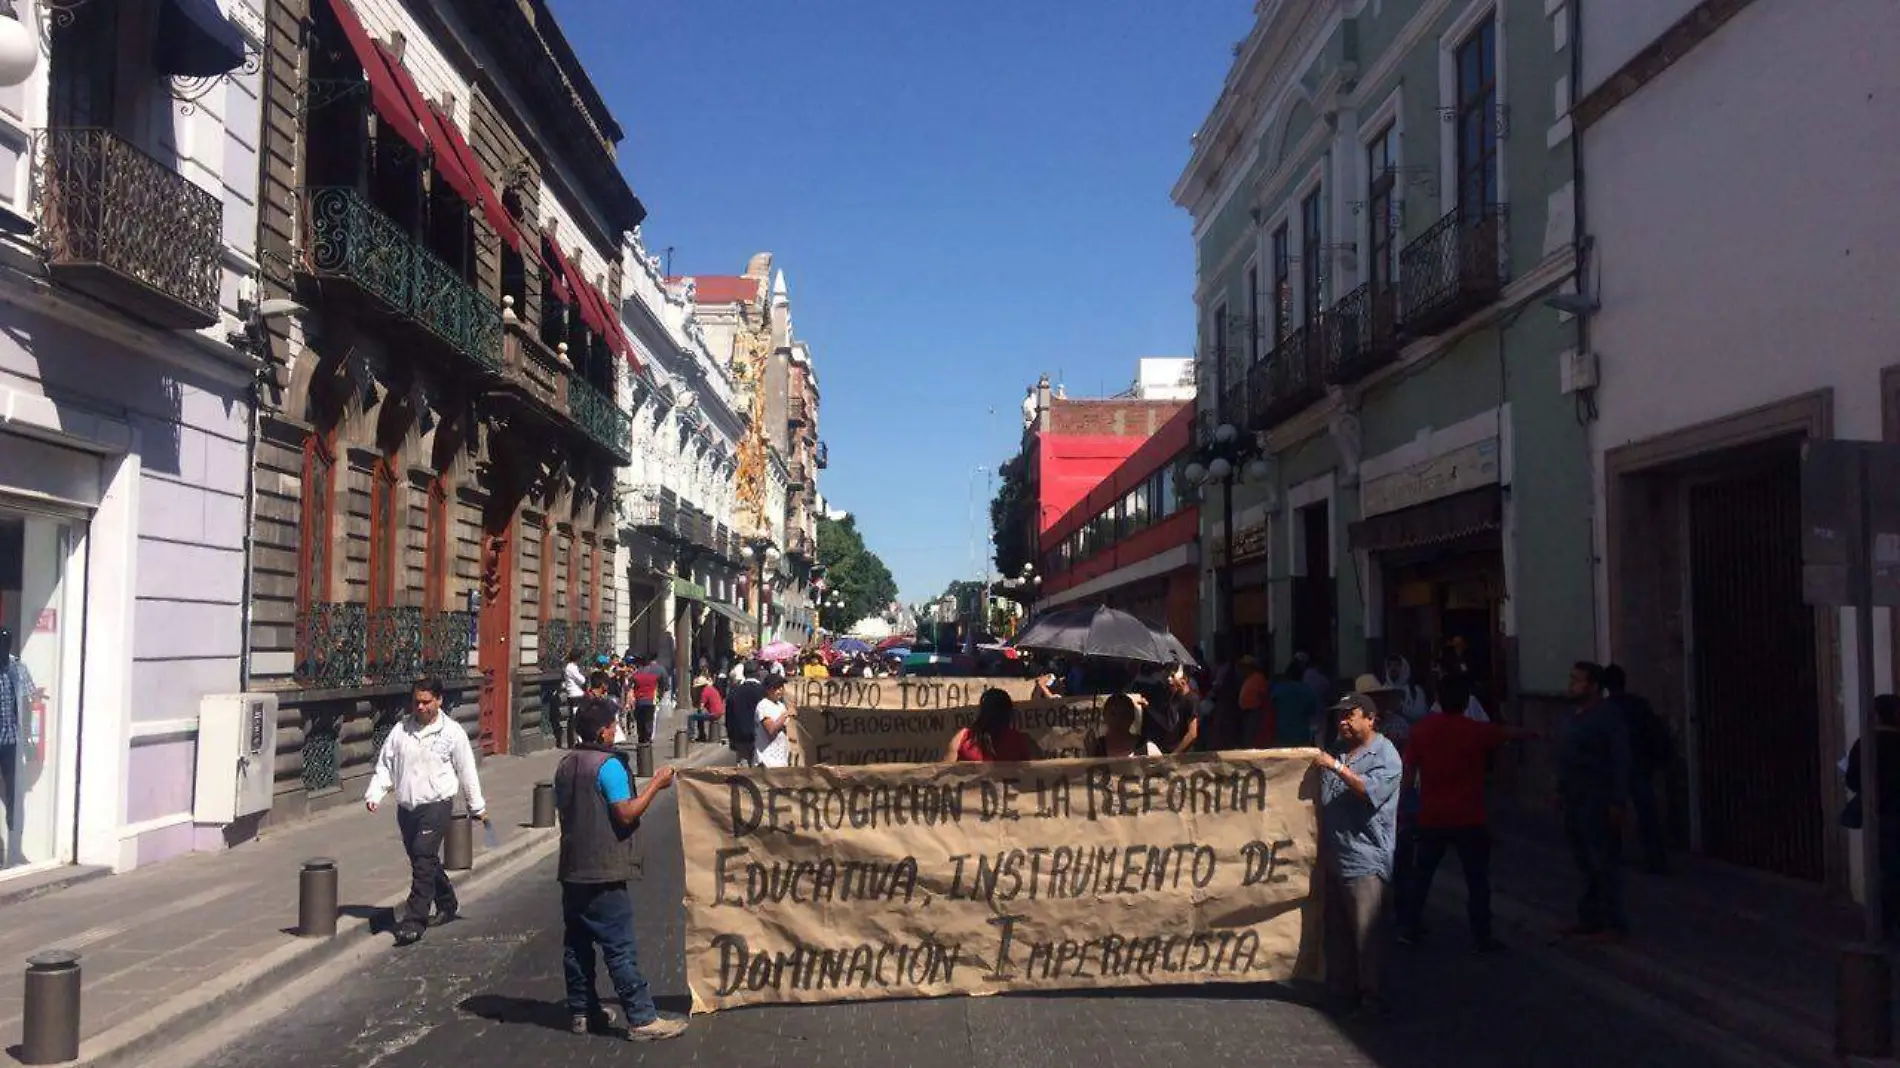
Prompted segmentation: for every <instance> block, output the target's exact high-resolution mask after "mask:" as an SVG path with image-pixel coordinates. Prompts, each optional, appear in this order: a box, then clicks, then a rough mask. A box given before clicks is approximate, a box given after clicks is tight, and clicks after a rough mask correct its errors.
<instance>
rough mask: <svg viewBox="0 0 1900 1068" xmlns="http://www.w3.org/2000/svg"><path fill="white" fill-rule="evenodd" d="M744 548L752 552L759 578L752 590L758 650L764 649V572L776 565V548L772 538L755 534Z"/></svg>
mask: <svg viewBox="0 0 1900 1068" xmlns="http://www.w3.org/2000/svg"><path fill="white" fill-rule="evenodd" d="M745 544H746V550H747V551H748V552H750V553H751V554H752V562H753V563H754V564H756V565H758V574H759V580H758V584H757V587H756V588H755V589H754V590H753V591H752V596H753V599H754V601H756V602H757V604H758V609H757V611H758V615H759V646H758V647H759V651H760V652H763V651H764V650H765V576H766V572H767V571H768V570H769V569H770V568H773V567H776V566H778V549H777V548H776V547H774V546H773V545H772V539H771V538H768V537H766V536H764V535H762V534H761V535H757V536H754V537H753V538H751V539H749V540H747V541H746V543H745Z"/></svg>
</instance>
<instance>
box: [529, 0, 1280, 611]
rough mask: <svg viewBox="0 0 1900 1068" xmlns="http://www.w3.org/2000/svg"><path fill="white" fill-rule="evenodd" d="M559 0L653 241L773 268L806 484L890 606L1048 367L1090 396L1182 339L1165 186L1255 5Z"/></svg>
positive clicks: (1183, 235) (973, 495) (918, 580)
mask: <svg viewBox="0 0 1900 1068" xmlns="http://www.w3.org/2000/svg"><path fill="white" fill-rule="evenodd" d="M554 6H555V11H556V13H557V14H558V15H559V17H560V19H561V23H562V26H563V28H564V30H565V31H566V33H567V35H568V38H569V39H570V40H571V41H572V42H573V44H574V47H575V49H576V50H577V51H578V52H579V54H580V57H581V59H582V61H583V62H584V63H585V64H586V65H587V67H588V69H589V71H590V72H592V75H593V78H594V80H595V82H596V84H597V85H598V86H599V88H600V91H601V93H602V95H603V96H604V97H605V98H606V99H607V102H608V104H609V106H610V107H611V108H612V109H613V112H614V116H615V118H616V119H618V120H619V122H620V124H621V126H622V127H623V128H624V129H625V130H626V133H627V139H626V141H625V142H623V143H622V145H621V166H622V169H623V170H625V172H626V173H627V176H628V178H629V179H630V180H631V182H632V183H633V187H634V190H635V191H636V192H638V193H639V195H640V197H641V200H642V201H643V202H644V203H645V204H646V206H647V210H648V212H649V217H648V220H647V223H646V226H645V228H644V234H645V238H646V242H647V247H648V248H649V249H653V250H659V249H664V248H667V247H669V246H670V247H672V248H673V250H674V252H673V256H672V261H671V264H672V270H673V273H675V274H738V273H740V272H741V271H743V270H744V268H745V262H746V259H747V257H749V256H750V255H751V254H752V253H754V252H759V251H770V252H772V253H773V254H774V255H775V257H776V260H777V263H778V265H779V266H781V267H782V268H784V270H785V272H786V281H787V285H788V286H789V288H790V291H791V297H792V323H793V329H794V331H795V332H796V334H797V336H798V337H800V338H801V339H803V340H805V341H806V342H808V343H809V344H810V345H811V347H812V356H813V359H814V361H815V363H816V365H817V368H818V381H819V386H820V388H821V390H822V393H823V399H822V409H821V413H820V417H819V433H820V436H821V437H823V438H824V439H825V440H826V441H827V442H829V444H830V450H831V466H830V468H829V469H828V470H826V471H825V472H824V473H823V474H822V475H821V476H820V479H819V490H820V492H821V493H823V494H824V496H825V497H826V499H827V500H828V501H829V502H830V503H831V505H832V507H834V508H838V509H843V510H846V511H849V512H852V513H854V514H855V515H856V516H857V517H858V524H859V528H860V530H862V532H863V533H864V536H865V540H866V542H867V543H868V544H869V546H870V547H871V548H872V549H873V550H875V551H876V552H877V553H878V554H879V555H880V556H882V557H883V558H884V560H885V562H886V563H887V564H889V565H890V568H891V570H892V572H893V573H894V574H895V575H896V577H897V582H898V586H899V589H900V590H901V591H902V596H903V597H904V599H905V600H906V601H914V600H921V599H924V598H927V597H933V596H935V595H937V594H938V593H940V592H941V591H942V590H943V588H944V586H945V584H947V583H948V582H949V581H950V580H951V579H955V578H976V577H980V576H981V569H982V568H983V567H985V566H988V563H989V561H988V555H989V549H988V537H989V533H988V532H989V525H988V502H989V498H990V494H991V492H992V480H993V474H992V472H993V470H994V468H995V466H996V465H997V464H998V463H999V462H1000V461H1002V460H1004V459H1006V458H1007V457H1009V456H1011V455H1013V454H1014V453H1015V452H1016V449H1017V445H1018V443H1019V440H1020V436H1019V435H1020V430H1021V426H1022V423H1021V404H1022V398H1023V392H1024V389H1025V387H1027V386H1028V385H1029V384H1030V383H1031V382H1034V381H1035V379H1036V377H1037V376H1038V375H1039V374H1041V373H1043V372H1045V371H1046V372H1048V373H1049V375H1050V376H1051V378H1052V380H1057V381H1062V382H1064V383H1066V385H1067V386H1068V391H1069V395H1070V396H1098V395H1106V394H1112V393H1115V392H1117V391H1119V390H1122V389H1125V388H1127V387H1128V386H1129V385H1130V384H1131V383H1132V381H1133V379H1134V374H1135V361H1136V360H1137V359H1138V358H1139V357H1141V356H1163V355H1183V356H1184V355H1188V354H1190V350H1191V348H1192V344H1193V320H1194V306H1193V296H1192V293H1193V286H1194V266H1193V246H1192V242H1191V239H1190V233H1189V220H1188V217H1187V214H1186V213H1185V212H1183V211H1181V210H1180V209H1179V208H1176V207H1175V206H1174V205H1173V204H1172V203H1171V202H1170V201H1169V199H1168V191H1169V189H1170V188H1172V187H1173V185H1174V182H1175V179H1176V178H1177V177H1178V176H1179V175H1180V172H1181V169H1182V167H1183V166H1184V165H1185V163H1186V160H1187V153H1188V138H1189V137H1190V136H1191V135H1192V134H1193V132H1194V130H1195V129H1196V128H1197V127H1198V126H1199V124H1200V122H1201V120H1202V119H1203V118H1204V117H1205V116H1206V115H1207V112H1208V110H1209V109H1210V108H1211V107H1212V106H1213V103H1214V100H1215V97H1216V95H1217V94H1218V93H1219V90H1220V85H1221V80H1222V78H1224V77H1225V76H1226V72H1227V67H1228V64H1229V62H1230V59H1231V55H1232V52H1231V49H1232V47H1233V44H1234V43H1235V42H1236V41H1239V40H1240V39H1241V38H1242V37H1244V36H1245V34H1246V32H1247V29H1248V27H1249V26H1250V25H1251V24H1252V19H1253V15H1252V8H1253V4H1252V3H1251V2H1250V0H778V2H774V3H759V2H757V0H554ZM979 467H981V468H983V470H982V471H981V472H979V471H978V470H977V469H978V468H979ZM973 511H974V513H975V520H974V521H972V512H973Z"/></svg>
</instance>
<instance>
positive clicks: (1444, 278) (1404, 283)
mask: <svg viewBox="0 0 1900 1068" xmlns="http://www.w3.org/2000/svg"><path fill="white" fill-rule="evenodd" d="M1509 224H1510V215H1509V212H1508V210H1507V209H1506V208H1505V206H1504V205H1502V204H1488V205H1485V206H1484V207H1483V208H1482V209H1479V210H1467V209H1466V208H1462V207H1461V208H1458V209H1456V210H1454V211H1453V212H1452V213H1451V214H1449V215H1447V216H1445V217H1444V218H1442V219H1440V220H1438V221H1437V222H1435V223H1433V224H1432V225H1431V228H1430V229H1428V230H1426V231H1425V232H1424V233H1422V234H1420V235H1419V236H1418V238H1417V240H1415V241H1413V242H1412V243H1411V244H1409V245H1407V246H1405V249H1404V251H1402V252H1400V253H1399V288H1400V295H1399V322H1400V325H1401V326H1402V327H1403V328H1404V329H1405V331H1406V333H1408V334H1412V335H1431V334H1440V333H1443V332H1445V331H1446V330H1449V329H1450V328H1452V327H1454V326H1456V325H1458V324H1459V323H1460V322H1462V321H1464V320H1465V319H1466V318H1467V317H1469V316H1470V315H1472V314H1473V313H1475V312H1477V311H1480V310H1482V309H1483V308H1486V307H1488V306H1490V305H1491V303H1492V302H1493V301H1496V300H1497V299H1498V296H1499V294H1501V293H1502V292H1503V291H1504V276H1505V275H1506V274H1507V273H1508V271H1509V266H1510V265H1509V262H1508V257H1507V256H1506V254H1505V242H1506V241H1508V240H1509V238H1510V225H1509Z"/></svg>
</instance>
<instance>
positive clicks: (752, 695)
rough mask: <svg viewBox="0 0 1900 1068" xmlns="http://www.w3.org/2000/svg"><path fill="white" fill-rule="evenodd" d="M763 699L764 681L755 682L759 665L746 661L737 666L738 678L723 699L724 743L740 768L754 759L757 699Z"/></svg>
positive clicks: (750, 763)
mask: <svg viewBox="0 0 1900 1068" xmlns="http://www.w3.org/2000/svg"><path fill="white" fill-rule="evenodd" d="M764 699H765V684H764V683H763V682H761V681H759V666H758V664H757V663H756V662H750V661H749V662H747V663H745V664H744V665H742V666H741V673H740V681H739V682H738V683H737V684H736V685H734V686H733V687H732V693H731V694H730V695H728V696H727V698H726V744H727V745H728V746H730V747H731V748H732V755H733V759H734V761H735V762H736V763H737V764H738V765H739V766H740V767H742V768H743V767H749V766H751V765H752V764H753V763H754V762H755V761H756V760H757V759H758V754H757V750H756V741H757V738H758V731H759V702H760V701H762V700H764Z"/></svg>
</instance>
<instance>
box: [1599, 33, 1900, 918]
mask: <svg viewBox="0 0 1900 1068" xmlns="http://www.w3.org/2000/svg"><path fill="white" fill-rule="evenodd" d="M1640 6H1641V7H1642V10H1641V11H1636V10H1622V9H1618V8H1616V7H1615V6H1614V5H1606V4H1601V3H1584V4H1582V5H1581V6H1580V10H1577V11H1567V12H1565V14H1566V15H1567V16H1568V17H1570V18H1574V19H1576V20H1578V22H1579V23H1580V29H1581V34H1576V33H1574V32H1573V33H1572V36H1573V37H1577V38H1580V39H1581V41H1582V42H1583V43H1584V50H1583V53H1582V55H1581V56H1580V57H1579V62H1578V77H1577V80H1576V84H1577V86H1578V88H1579V93H1578V100H1577V103H1576V107H1575V109H1574V114H1573V119H1574V123H1575V125H1576V127H1577V130H1578V131H1579V136H1580V141H1581V146H1582V151H1583V166H1584V172H1585V175H1586V181H1585V182H1584V186H1583V188H1584V190H1585V194H1584V198H1583V206H1582V212H1581V217H1582V219H1583V229H1584V233H1585V235H1586V237H1587V238H1588V239H1589V240H1590V241H1591V242H1592V246H1593V248H1594V250H1595V251H1594V252H1593V254H1591V255H1590V256H1589V257H1588V262H1587V264H1586V269H1585V271H1584V286H1585V291H1586V293H1588V294H1589V297H1590V299H1591V300H1592V301H1593V302H1595V303H1596V305H1597V308H1596V310H1595V312H1594V314H1591V315H1589V316H1588V317H1587V318H1586V320H1585V322H1584V324H1583V325H1584V327H1585V337H1584V338H1583V339H1582V341H1581V344H1580V349H1581V351H1584V352H1586V353H1591V354H1593V355H1592V356H1591V357H1589V359H1590V367H1591V369H1592V370H1593V371H1594V372H1595V378H1596V380H1597V384H1596V387H1595V389H1594V390H1593V391H1592V400H1593V402H1594V403H1593V412H1594V413H1595V414H1596V421H1595V422H1594V423H1593V424H1592V425H1591V446H1592V447H1591V455H1592V460H1593V462H1594V465H1595V474H1596V479H1597V483H1596V494H1597V499H1598V500H1599V501H1600V502H1601V505H1600V508H1599V509H1598V513H1597V522H1596V535H1597V539H1598V540H1597V545H1598V558H1599V560H1600V561H1601V563H1600V565H1599V567H1598V570H1597V589H1596V602H1595V608H1596V611H1595V618H1596V622H1597V644H1598V647H1599V648H1600V650H1601V651H1602V655H1603V656H1605V657H1606V658H1611V659H1615V660H1617V661H1620V662H1622V663H1624V664H1626V665H1627V667H1628V670H1629V673H1630V678H1631V680H1632V685H1633V686H1635V687H1636V688H1639V689H1640V690H1641V691H1642V692H1643V693H1644V694H1646V695H1648V696H1649V697H1650V699H1651V700H1652V701H1653V702H1654V704H1655V706H1656V708H1657V710H1658V711H1659V712H1661V713H1662V714H1663V715H1664V716H1665V718H1666V719H1667V720H1668V721H1669V722H1670V724H1671V725H1672V727H1673V728H1674V730H1675V732H1676V735H1677V738H1678V751H1679V752H1680V753H1681V754H1682V756H1683V759H1682V760H1680V761H1678V762H1677V764H1676V765H1675V767H1674V768H1673V769H1672V772H1671V776H1672V780H1673V781H1672V782H1671V784H1670V790H1669V798H1668V802H1669V803H1668V808H1669V823H1670V826H1671V830H1672V833H1673V834H1674V835H1675V837H1676V838H1677V840H1678V842H1679V843H1680V844H1682V845H1685V846H1688V847H1691V848H1693V849H1695V850H1697V851H1699V852H1702V853H1705V854H1707V855H1709V856H1712V857H1716V858H1719V859H1721V860H1725V861H1729V862H1732V863H1736V864H1740V865H1744V866H1747V867H1752V868H1757V869H1762V870H1766V871H1771V872H1775V873H1778V874H1781V875H1785V876H1791V877H1794V878H1798V879H1804V880H1811V881H1816V882H1823V883H1827V884H1830V885H1834V886H1840V885H1842V884H1843V883H1846V882H1848V873H1849V870H1850V867H1851V865H1850V856H1851V849H1850V846H1851V839H1852V838H1853V837H1854V836H1852V835H1850V834H1848V833H1847V832H1845V831H1844V830H1843V829H1842V828H1841V827H1840V826H1839V823H1838V821H1837V820H1836V819H1835V818H1834V817H1835V814H1837V813H1838V812H1839V811H1840V810H1841V806H1842V803H1843V801H1844V800H1845V798H1844V797H1843V794H1842V790H1841V786H1840V779H1839V777H1838V774H1837V772H1836V770H1835V766H1834V765H1835V762H1836V761H1837V760H1839V759H1840V758H1841V755H1842V754H1843V753H1844V752H1845V751H1846V747H1847V746H1848V745H1849V744H1851V742H1852V741H1853V739H1854V737H1855V735H1856V727H1857V724H1858V722H1859V715H1860V709H1859V704H1860V702H1859V699H1858V695H1857V688H1856V685H1855V680H1856V677H1857V664H1856V662H1855V661H1856V658H1855V656H1854V648H1855V642H1854V640H1853V635H1854V633H1855V631H1854V626H1855V622H1854V619H1853V616H1854V613H1853V611H1852V610H1851V609H1848V610H1835V609H1828V608H1812V607H1809V606H1807V605H1806V604H1804V603H1803V597H1802V578H1801V560H1802V548H1801V529H1800V523H1801V512H1802V508H1801V484H1800V478H1801V475H1800V471H1801V468H1800V448H1801V444H1802V442H1803V441H1807V440H1812V439H1817V438H1848V439H1857V440H1862V441H1896V440H1900V355H1896V354H1900V309H1897V308H1896V307H1895V305H1894V302H1893V301H1892V300H1891V299H1890V297H1889V296H1888V293H1887V286H1886V281H1887V280H1888V279H1889V278H1891V277H1893V275H1892V274H1891V273H1890V272H1889V270H1888V268H1889V267H1893V268H1896V269H1900V263H1897V262H1896V259H1897V258H1900V252H1896V246H1895V244H1894V242H1892V241H1891V240H1888V239H1886V238H1885V237H1883V236H1881V235H1882V233H1883V231H1882V230H1881V229H1880V227H1881V226H1882V225H1887V224H1882V223H1880V221H1879V220H1882V219H1888V220H1891V219H1892V218H1893V215H1892V205H1891V203H1890V198H1888V197H1887V196H1886V192H1887V190H1886V188H1885V187H1884V185H1883V183H1882V182H1881V181H1878V180H1874V179H1871V178H1869V175H1877V174H1885V173H1888V172H1889V171H1890V169H1891V168H1890V155H1891V153H1890V152H1889V151H1888V150H1887V146H1889V145H1891V144H1892V143H1893V137H1892V136H1889V135H1892V134H1896V133H1900V119H1896V117H1895V115H1894V114H1893V113H1892V111H1891V110H1890V109H1888V108H1886V107H1885V106H1883V104H1882V103H1881V102H1882V101H1885V100H1890V99H1891V98H1892V96H1893V94H1894V93H1895V91H1896V90H1897V89H1900V85H1896V79H1900V72H1896V70H1895V69H1894V66H1893V64H1892V63H1890V62H1887V61H1886V59H1885V58H1884V56H1883V55H1882V53H1881V50H1880V49H1878V48H1875V47H1871V46H1870V42H1874V41H1891V40H1894V39H1896V36H1897V35H1900V11H1896V10H1895V9H1894V8H1892V7H1891V6H1889V5H1882V4H1849V5H1839V4H1803V3H1799V2H1798V0H1757V2H1754V3H1732V2H1731V3H1713V2H1711V3H1695V2H1691V0H1670V2H1667V3H1657V4H1650V5H1640ZM1576 28H1578V27H1572V29H1573V31H1574V30H1575V29H1576ZM1883 130H1884V131H1886V133H1885V134H1883V133H1882V131H1883ZM1761 145H1773V146H1774V150H1773V151H1772V152H1766V153H1763V152H1760V151H1757V150H1754V149H1751V148H1750V146H1761ZM1737 161H1744V162H1740V163H1738V162H1737ZM1664 234H1666V235H1667V238H1668V239H1667V240H1657V237H1658V235H1664ZM1769 249H1772V250H1773V252H1772V255H1771V256H1770V257H1769V259H1768V260H1767V261H1766V262H1770V263H1772V264H1773V265H1774V269H1773V270H1771V271H1763V270H1760V269H1758V268H1757V267H1756V266H1751V260H1752V261H1754V262H1756V263H1760V262H1762V261H1761V259H1760V254H1761V253H1762V251H1763V250H1769ZM1883 264H1885V265H1887V266H1882V265H1883ZM1794 279H1799V281H1798V283H1794V282H1792V280H1794ZM1791 285H1798V289H1797V290H1795V291H1794V292H1793V293H1791V290H1790V287H1791ZM1791 297H1792V299H1791ZM1888 616H1889V613H1888V612H1886V611H1884V610H1883V611H1877V612H1876V619H1875V628H1876V639H1877V641H1878V643H1879V644H1878V646H1877V648H1878V649H1879V650H1880V652H1879V653H1878V655H1877V656H1876V657H1875V664H1874V666H1875V676H1876V682H1877V686H1878V690H1877V692H1886V691H1889V690H1891V689H1892V688H1893V685H1894V681H1893V680H1894V678H1895V670H1894V653H1893V649H1894V645H1893V638H1892V635H1893V634H1894V633H1895V632H1894V630H1893V628H1891V627H1890V626H1889V623H1888V618H1887V617H1888ZM1855 884H1856V885H1858V881H1855Z"/></svg>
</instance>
